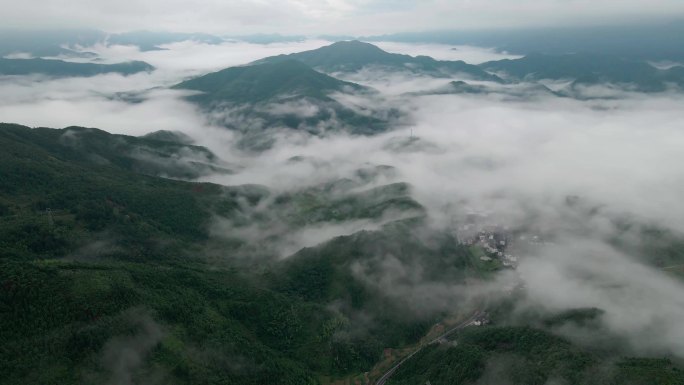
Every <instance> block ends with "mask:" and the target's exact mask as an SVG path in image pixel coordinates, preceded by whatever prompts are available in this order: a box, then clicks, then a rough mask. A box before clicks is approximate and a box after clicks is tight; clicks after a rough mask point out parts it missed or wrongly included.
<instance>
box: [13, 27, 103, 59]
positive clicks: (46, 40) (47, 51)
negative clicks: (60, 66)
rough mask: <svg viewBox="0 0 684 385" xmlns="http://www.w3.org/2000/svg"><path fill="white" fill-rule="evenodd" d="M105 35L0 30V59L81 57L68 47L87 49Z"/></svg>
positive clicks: (75, 31) (68, 30)
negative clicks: (6, 57) (17, 56)
mask: <svg viewBox="0 0 684 385" xmlns="http://www.w3.org/2000/svg"><path fill="white" fill-rule="evenodd" d="M106 37H107V34H106V33H105V32H102V31H97V30H87V29H82V30H79V29H59V30H26V29H1V30H0V57H5V56H8V55H13V54H28V55H29V56H30V57H44V56H60V55H68V56H81V54H80V53H79V52H76V51H74V50H72V49H70V47H74V46H76V45H79V46H82V47H89V46H92V45H94V44H96V43H98V42H101V41H104V39H105V38H106Z"/></svg>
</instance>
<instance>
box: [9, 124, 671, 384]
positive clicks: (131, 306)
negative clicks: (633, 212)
mask: <svg viewBox="0 0 684 385" xmlns="http://www.w3.org/2000/svg"><path fill="white" fill-rule="evenodd" d="M0 150H1V151H0V175H1V176H2V177H1V178H0V373H2V375H1V376H0V384H16V383H25V384H53V383H54V384H76V383H112V384H132V383H145V384H155V383H160V384H161V383H164V384H181V383H191V384H320V383H331V382H333V381H335V380H341V381H352V380H353V379H359V381H361V380H363V381H365V379H366V378H367V377H366V376H365V375H364V373H366V372H370V373H371V374H370V377H368V379H369V380H371V381H372V380H374V379H375V378H376V377H377V376H376V373H377V372H378V369H377V368H376V365H378V363H379V362H380V361H382V360H383V351H384V350H385V349H386V348H394V349H402V348H404V350H403V351H406V352H410V351H411V350H412V349H415V348H416V347H417V346H419V344H420V342H419V341H421V338H423V337H424V336H425V335H426V334H428V333H429V331H430V330H431V328H433V327H434V325H435V324H437V323H439V322H441V320H443V319H444V318H446V317H447V316H449V315H451V314H447V313H449V312H447V311H445V310H444V308H442V307H434V308H433V307H430V306H428V303H427V300H426V301H425V303H422V304H421V305H422V306H418V307H416V305H415V304H414V303H413V302H411V301H408V300H407V299H406V296H407V295H408V294H407V293H413V294H415V293H418V292H420V290H421V289H422V288H421V287H420V286H419V285H420V282H419V281H429V282H432V283H434V284H435V285H437V284H441V285H461V284H467V283H468V282H470V281H472V280H481V279H484V280H486V279H487V278H488V277H489V272H490V271H491V270H492V269H495V268H496V267H493V266H491V265H483V263H482V261H481V260H480V259H479V258H478V254H477V253H476V251H474V250H473V249H472V248H469V247H465V246H463V245H460V244H459V243H458V242H457V240H456V239H455V238H454V237H453V235H451V234H449V233H447V232H443V231H438V230H431V229H430V228H429V226H426V219H425V212H424V209H423V207H422V206H421V205H420V204H419V203H418V202H416V201H415V200H413V199H412V198H411V194H410V190H411V186H409V185H407V184H403V183H394V184H386V185H380V186H373V187H369V188H366V189H364V190H362V191H359V187H360V186H366V184H367V183H369V181H374V180H375V178H376V177H377V176H378V175H379V174H382V173H386V172H391V169H389V168H387V167H370V168H366V169H360V170H358V172H357V173H356V175H355V176H354V177H353V178H350V179H345V180H339V181H336V182H334V183H326V184H322V185H320V186H315V187H308V188H303V189H301V190H299V191H293V192H288V193H276V192H273V191H270V190H269V189H267V188H266V187H263V186H236V187H226V186H220V185H216V184H210V183H195V182H186V181H181V180H175V179H167V178H164V177H163V176H168V175H170V174H169V173H171V172H172V171H173V170H169V169H168V164H169V163H168V162H166V163H165V162H158V160H159V159H161V160H164V159H167V160H170V161H172V162H171V163H170V164H176V165H177V169H176V171H177V173H176V174H172V175H174V176H176V177H180V176H186V177H187V178H193V177H196V176H197V175H201V174H202V173H203V172H206V170H207V169H210V168H211V167H215V168H214V169H212V170H214V171H216V170H219V172H225V173H229V172H231V171H230V165H227V164H225V163H222V162H221V161H220V160H219V159H217V158H216V156H215V155H214V154H212V153H211V152H210V151H208V150H207V149H205V148H202V147H197V146H193V145H191V144H187V143H184V142H183V141H182V140H179V138H178V137H176V136H174V135H168V134H165V135H152V136H149V137H140V138H135V137H125V136H121V135H110V134H108V133H106V132H103V131H99V130H94V129H85V128H77V127H71V128H67V129H64V130H52V129H46V128H38V129H30V128H28V127H23V126H18V125H8V124H4V125H2V126H1V127H0ZM181 153H182V154H188V153H189V154H193V156H191V157H190V160H189V161H188V160H187V158H186V157H180V156H177V155H178V154H181ZM140 154H145V156H140ZM150 154H152V155H154V156H150ZM200 160H202V161H200ZM160 164H164V166H163V167H162V166H160ZM264 205H265V206H266V207H267V209H266V210H263V209H262V210H259V209H257V208H258V207H262V206H264ZM397 212H399V213H402V215H401V216H400V217H399V218H396V219H394V220H391V221H387V222H382V221H379V220H380V218H383V217H385V216H386V215H387V214H388V213H397ZM361 219H363V220H370V221H378V222H377V228H376V229H375V230H367V231H361V232H357V233H354V234H351V235H345V236H339V237H336V238H334V239H332V240H330V241H327V242H324V243H322V244H320V245H317V246H313V247H304V248H301V249H299V250H295V251H294V252H293V254H292V255H287V256H286V257H287V258H283V256H282V255H281V251H282V250H281V248H282V244H283V243H282V241H283V239H284V238H286V237H287V232H284V233H275V234H269V235H267V236H265V237H263V238H259V239H258V240H257V241H254V240H250V239H248V237H246V236H245V234H246V229H250V228H252V227H253V226H256V228H257V231H256V233H259V231H258V229H259V228H260V226H262V227H269V228H270V227H274V226H273V224H274V223H279V224H285V225H284V226H283V227H284V228H286V229H287V231H296V230H297V229H302V228H306V226H312V225H313V226H316V225H320V224H322V223H334V222H342V221H347V220H361ZM217 223H230V224H231V226H230V227H222V228H224V229H225V231H224V232H223V233H222V234H220V235H217V230H216V228H217ZM616 242H617V241H616ZM379 255H380V256H391V258H390V257H387V258H384V259H383V258H380V259H379V258H378V257H377V256H379ZM394 261H399V262H401V263H403V264H416V266H417V267H418V268H419V269H420V271H421V276H420V277H419V279H417V278H415V277H412V276H410V275H399V276H398V277H397V278H392V279H394V281H392V282H393V283H394V284H396V289H395V290H394V291H387V290H385V288H384V287H383V282H386V280H387V279H390V278H388V276H383V275H382V274H381V271H383V268H381V267H386V266H387V264H391V263H393V262H394ZM402 288H403V289H402ZM401 290H405V291H401ZM453 305H454V306H455V309H453V310H455V311H458V312H460V313H461V314H467V313H469V312H470V311H471V310H472V308H470V307H469V306H470V305H469V304H467V303H466V302H458V301H455V302H454V304H453ZM486 306H487V307H488V311H490V312H491V314H492V315H493V318H492V320H493V324H492V325H490V326H484V327H480V328H466V329H464V330H462V331H461V332H459V333H458V334H456V335H454V336H453V338H452V339H451V340H450V341H447V342H445V343H443V344H439V345H437V344H435V345H429V346H426V347H424V348H423V349H422V350H421V351H420V352H419V353H418V354H417V355H416V356H414V357H413V358H412V359H411V360H409V361H407V363H406V364H405V365H404V366H402V368H401V369H400V370H399V371H397V373H396V374H395V376H394V377H392V378H391V380H390V381H391V382H389V383H392V384H424V383H426V382H427V381H430V383H431V384H434V385H437V384H477V383H499V382H497V381H499V380H501V381H504V380H503V379H506V381H509V382H506V383H514V384H546V383H549V381H565V382H560V383H571V384H588V383H596V384H599V383H613V384H646V383H657V384H682V383H684V374H683V372H682V370H681V369H680V368H681V366H679V363H677V362H674V361H673V360H670V359H668V358H629V355H622V354H620V353H615V351H610V352H606V351H595V350H593V349H591V348H587V347H584V346H578V345H575V344H573V343H572V342H570V341H569V340H566V339H564V338H561V337H558V336H556V335H554V334H553V333H552V330H553V328H554V327H555V326H556V325H557V324H558V323H559V322H560V323H562V322H577V320H576V318H577V317H579V318H580V319H582V317H583V315H582V314H580V315H579V316H578V315H577V314H575V315H569V316H568V315H561V316H557V317H556V318H549V319H544V320H542V321H539V322H528V324H529V325H527V326H525V325H519V324H515V323H511V321H510V319H509V317H508V316H507V314H508V312H509V310H510V309H509V308H508V307H506V306H505V305H502V304H499V303H487V304H486ZM591 314H593V313H591ZM591 314H590V315H591ZM594 315H595V314H594ZM558 317H561V318H558ZM566 318H567V319H566ZM568 319H570V321H568ZM398 351H402V350H398ZM397 358H399V357H395V359H397ZM374 368H376V369H375V370H374Z"/></svg>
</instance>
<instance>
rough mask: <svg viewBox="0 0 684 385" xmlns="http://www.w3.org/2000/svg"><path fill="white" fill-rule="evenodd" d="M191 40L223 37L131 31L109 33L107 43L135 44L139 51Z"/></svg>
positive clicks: (212, 41) (214, 40) (210, 41)
mask: <svg viewBox="0 0 684 385" xmlns="http://www.w3.org/2000/svg"><path fill="white" fill-rule="evenodd" d="M187 40H192V41H196V42H201V43H205V44H221V43H222V42H224V39H222V38H220V37H218V36H214V35H209V34H206V33H174V32H152V31H133V32H124V33H119V34H114V35H110V36H108V37H107V43H108V44H112V45H115V44H116V45H135V46H138V47H139V48H140V50H141V51H158V50H161V49H162V48H160V47H159V46H161V45H164V44H170V43H175V42H180V41H187Z"/></svg>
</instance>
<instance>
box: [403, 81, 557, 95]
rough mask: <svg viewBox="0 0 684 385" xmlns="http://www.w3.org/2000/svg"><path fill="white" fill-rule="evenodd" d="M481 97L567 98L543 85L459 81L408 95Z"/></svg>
mask: <svg viewBox="0 0 684 385" xmlns="http://www.w3.org/2000/svg"><path fill="white" fill-rule="evenodd" d="M462 94H470V95H483V94H499V95H503V96H506V97H510V98H519V99H527V98H530V97H534V96H567V95H563V94H561V93H558V92H554V91H552V90H551V89H549V88H548V87H546V86H544V85H543V84H514V85H508V84H507V85H500V84H499V85H496V86H492V87H489V86H485V85H482V84H470V83H466V82H464V81H461V80H456V81H451V82H449V84H447V85H445V86H442V87H439V88H435V89H432V90H427V91H420V92H411V93H409V94H408V95H412V96H421V95H462Z"/></svg>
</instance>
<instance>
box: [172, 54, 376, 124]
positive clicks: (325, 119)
mask: <svg viewBox="0 0 684 385" xmlns="http://www.w3.org/2000/svg"><path fill="white" fill-rule="evenodd" d="M173 88H175V89H187V90H192V91H198V93H197V94H195V95H192V96H189V97H188V99H189V100H191V101H193V102H195V103H197V104H199V105H200V106H201V107H202V108H204V109H205V110H209V111H212V112H214V113H221V112H222V111H226V110H227V109H228V110H230V112H231V113H232V114H239V115H240V116H241V119H238V120H239V124H237V123H233V122H231V121H230V120H228V121H225V120H224V124H226V125H227V126H228V127H231V128H233V129H237V130H240V131H243V132H250V131H251V132H252V133H254V132H256V131H263V130H264V129H267V128H272V127H289V128H295V129H304V130H307V131H310V132H312V133H321V132H325V131H328V130H337V129H339V128H340V127H339V126H340V125H341V126H343V128H344V129H345V130H347V131H349V132H351V133H354V134H374V133H378V132H381V131H384V130H385V129H386V128H387V123H386V122H385V121H383V120H382V119H380V118H376V117H374V116H372V114H371V113H370V111H369V109H368V108H367V107H359V108H354V107H353V106H348V105H344V104H342V103H341V102H339V101H337V100H336V99H335V98H334V97H333V95H334V94H336V93H339V94H348V95H354V94H366V95H369V94H372V93H373V92H374V91H373V90H371V89H369V88H367V87H363V86H360V85H358V84H355V83H350V82H345V81H342V80H338V79H335V78H333V77H331V76H328V75H325V74H322V73H320V72H317V71H315V70H313V69H311V68H310V67H308V66H307V65H305V64H303V63H301V62H298V61H295V60H285V61H278V62H273V63H264V64H255V65H249V66H243V67H231V68H227V69H224V70H221V71H218V72H214V73H211V74H208V75H204V76H200V77H198V78H195V79H190V80H187V81H185V82H182V83H180V84H178V85H176V86H174V87H173ZM362 109H365V110H366V111H369V112H368V113H366V111H362ZM245 117H246V119H245ZM245 120H248V121H250V123H245Z"/></svg>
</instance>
